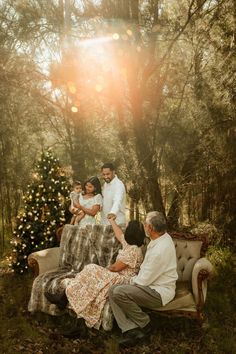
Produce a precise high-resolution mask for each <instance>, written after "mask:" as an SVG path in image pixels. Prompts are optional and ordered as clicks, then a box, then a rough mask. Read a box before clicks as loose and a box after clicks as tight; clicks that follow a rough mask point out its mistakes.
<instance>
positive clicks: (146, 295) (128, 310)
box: [109, 284, 162, 332]
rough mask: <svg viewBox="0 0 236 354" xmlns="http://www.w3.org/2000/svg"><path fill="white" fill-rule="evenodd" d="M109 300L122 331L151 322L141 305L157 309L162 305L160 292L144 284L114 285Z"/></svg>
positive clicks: (141, 326)
mask: <svg viewBox="0 0 236 354" xmlns="http://www.w3.org/2000/svg"><path fill="white" fill-rule="evenodd" d="M109 301H110V304H111V308H112V311H113V314H114V316H115V319H116V322H117V324H118V326H119V327H120V329H121V330H122V332H126V331H128V330H130V329H133V328H137V327H140V328H143V327H145V326H146V325H147V324H148V323H149V322H150V317H149V316H148V314H147V313H145V312H144V311H143V310H142V309H141V307H144V308H147V309H152V310H156V309H158V308H159V307H161V306H162V300H161V296H160V294H159V293H158V292H156V291H155V290H153V289H151V288H149V287H148V286H142V285H129V284H126V285H113V286H111V288H110V290H109Z"/></svg>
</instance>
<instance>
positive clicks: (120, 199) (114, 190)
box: [101, 176, 126, 225]
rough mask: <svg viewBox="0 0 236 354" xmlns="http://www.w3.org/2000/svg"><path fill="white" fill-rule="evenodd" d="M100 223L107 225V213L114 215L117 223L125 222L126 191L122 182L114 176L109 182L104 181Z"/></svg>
mask: <svg viewBox="0 0 236 354" xmlns="http://www.w3.org/2000/svg"><path fill="white" fill-rule="evenodd" d="M102 195H103V205H102V213H101V217H102V220H101V221H102V224H103V225H108V224H109V221H108V220H107V215H108V214H115V215H116V223H117V224H125V203H126V192H125V186H124V183H123V182H122V181H121V180H120V179H119V178H118V177H117V176H115V177H114V178H113V179H112V180H111V182H110V183H107V182H105V183H104V185H103V189H102Z"/></svg>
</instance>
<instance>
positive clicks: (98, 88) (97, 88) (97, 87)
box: [95, 84, 103, 92]
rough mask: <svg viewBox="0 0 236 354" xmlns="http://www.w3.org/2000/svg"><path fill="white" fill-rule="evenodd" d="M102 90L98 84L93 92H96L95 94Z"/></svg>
mask: <svg viewBox="0 0 236 354" xmlns="http://www.w3.org/2000/svg"><path fill="white" fill-rule="evenodd" d="M102 89H103V87H102V85H100V84H97V85H96V86H95V90H96V91H97V92H101V91H102Z"/></svg>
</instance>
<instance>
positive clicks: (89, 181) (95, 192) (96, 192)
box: [83, 176, 102, 195]
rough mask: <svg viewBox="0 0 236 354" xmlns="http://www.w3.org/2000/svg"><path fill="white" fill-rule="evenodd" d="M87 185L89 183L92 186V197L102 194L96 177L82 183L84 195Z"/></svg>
mask: <svg viewBox="0 0 236 354" xmlns="http://www.w3.org/2000/svg"><path fill="white" fill-rule="evenodd" d="M87 183H91V184H92V185H93V186H94V192H93V193H94V195H96V194H102V187H101V183H100V181H99V179H98V178H97V177H95V176H92V177H90V178H89V179H87V181H85V182H84V186H83V190H84V193H86V190H85V186H86V184H87Z"/></svg>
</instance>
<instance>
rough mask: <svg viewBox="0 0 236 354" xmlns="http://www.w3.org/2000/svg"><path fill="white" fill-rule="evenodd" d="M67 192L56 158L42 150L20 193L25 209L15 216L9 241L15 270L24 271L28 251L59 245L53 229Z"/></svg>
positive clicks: (60, 222)
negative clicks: (25, 187)
mask: <svg viewBox="0 0 236 354" xmlns="http://www.w3.org/2000/svg"><path fill="white" fill-rule="evenodd" d="M68 196H69V182H68V178H67V177H66V175H65V171H63V169H62V168H61V167H60V164H59V160H58V159H57V158H56V157H54V156H53V154H52V152H51V150H48V151H46V152H43V153H42V156H41V159H40V160H39V161H38V163H37V166H36V169H35V171H34V173H33V174H32V183H31V184H29V185H28V191H27V193H26V195H25V196H24V197H23V200H24V203H25V206H24V210H23V212H22V213H21V214H19V215H18V216H17V225H16V228H15V231H14V237H13V239H12V241H11V243H12V244H13V245H14V249H13V252H14V256H13V262H12V269H13V270H14V271H15V272H17V273H21V274H22V273H24V272H25V271H27V269H28V265H27V257H28V255H29V254H30V253H32V252H34V251H38V250H41V249H45V248H49V247H54V246H57V245H58V240H57V237H56V231H57V230H58V228H60V227H61V226H62V225H64V224H65V221H66V220H65V213H66V210H67V208H68Z"/></svg>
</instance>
